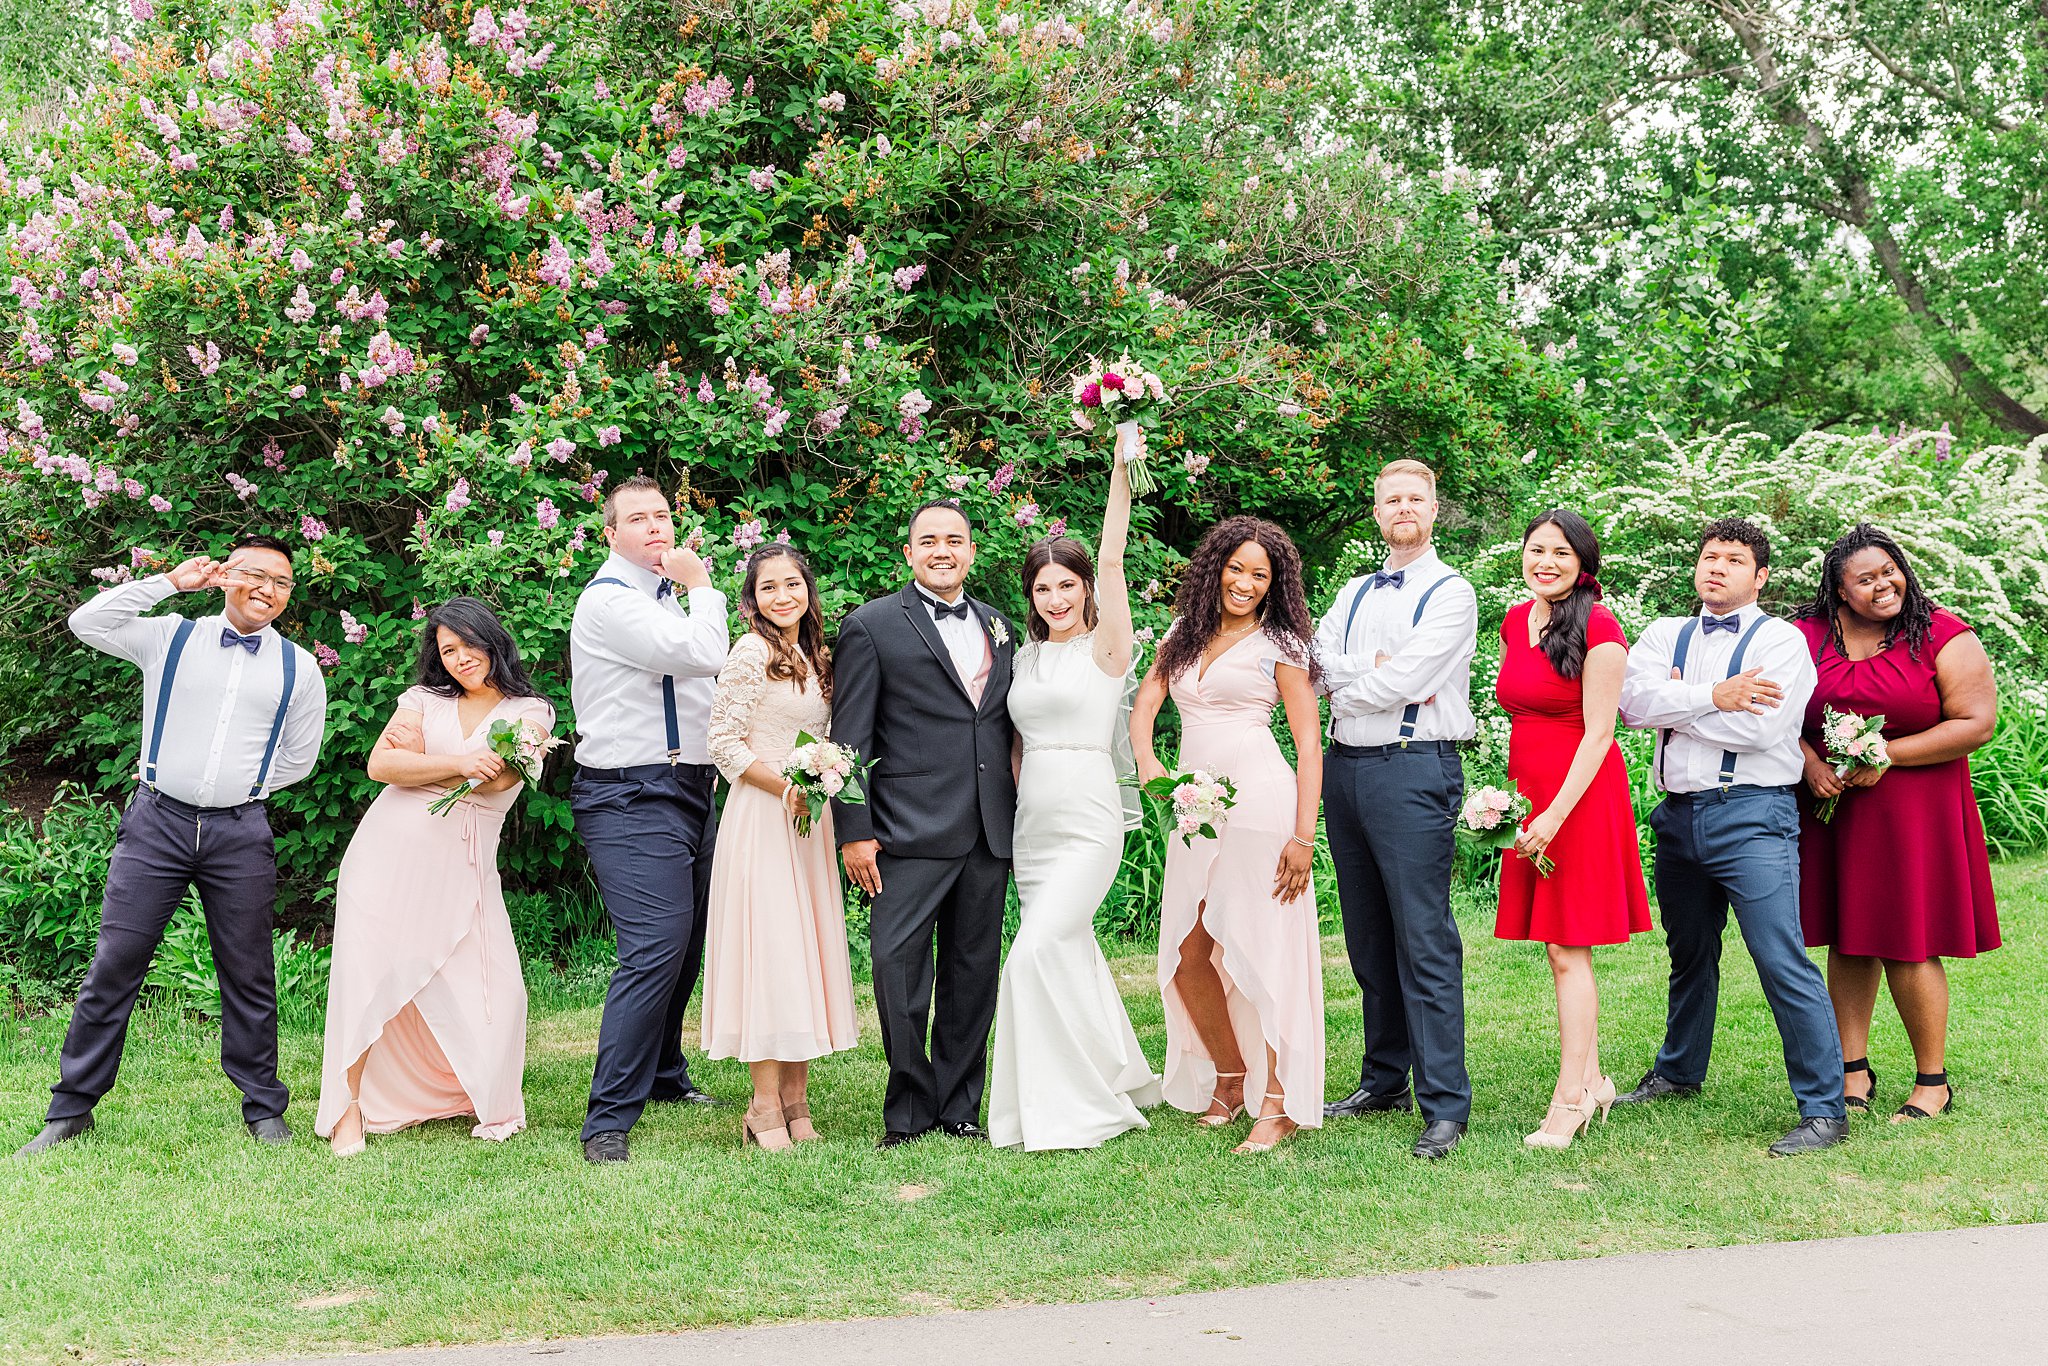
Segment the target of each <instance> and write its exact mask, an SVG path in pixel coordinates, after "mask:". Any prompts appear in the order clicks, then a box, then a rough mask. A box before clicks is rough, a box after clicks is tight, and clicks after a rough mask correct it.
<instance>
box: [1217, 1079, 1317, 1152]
mask: <svg viewBox="0 0 2048 1366" xmlns="http://www.w3.org/2000/svg"><path fill="white" fill-rule="evenodd" d="M1266 1099H1267V1100H1277V1101H1282V1102H1284V1101H1285V1100H1286V1099H1287V1097H1286V1096H1284V1095H1281V1096H1276V1095H1274V1094H1273V1093H1272V1092H1271V1091H1268V1092H1266ZM1261 1108H1263V1107H1261ZM1276 1119H1277V1120H1279V1121H1280V1122H1281V1123H1283V1124H1285V1125H1286V1126H1287V1132H1286V1133H1284V1134H1282V1135H1280V1137H1278V1138H1276V1139H1274V1140H1273V1141H1272V1142H1271V1143H1254V1142H1252V1141H1251V1140H1250V1139H1249V1138H1247V1139H1246V1140H1245V1141H1244V1142H1242V1143H1240V1144H1238V1145H1237V1146H1236V1147H1235V1148H1232V1149H1231V1150H1230V1151H1232V1152H1234V1153H1243V1154H1247V1155H1249V1154H1252V1153H1270V1152H1272V1151H1273V1149H1275V1148H1277V1147H1279V1146H1280V1145H1281V1144H1282V1143H1285V1142H1286V1141H1287V1140H1288V1139H1290V1138H1293V1137H1294V1136H1295V1135H1296V1134H1297V1133H1299V1132H1301V1126H1300V1125H1299V1124H1296V1123H1295V1122H1294V1121H1293V1120H1291V1119H1289V1118H1288V1117H1287V1112H1286V1111H1285V1110H1281V1111H1279V1112H1278V1113H1276V1114H1270V1115H1260V1116H1259V1117H1258V1118H1257V1119H1256V1120H1254V1121H1252V1127H1253V1128H1255V1129H1256V1128H1257V1127H1258V1126H1259V1125H1261V1124H1267V1123H1270V1122H1271V1121H1273V1120H1276Z"/></svg>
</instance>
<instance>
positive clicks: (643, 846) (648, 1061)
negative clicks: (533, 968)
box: [569, 764, 718, 1139]
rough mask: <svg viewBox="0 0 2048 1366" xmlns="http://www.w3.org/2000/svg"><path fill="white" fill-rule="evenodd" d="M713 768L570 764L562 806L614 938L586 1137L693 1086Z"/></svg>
mask: <svg viewBox="0 0 2048 1366" xmlns="http://www.w3.org/2000/svg"><path fill="white" fill-rule="evenodd" d="M716 778H717V770H716V769H714V768H713V767H712V766H711V765H709V764H675V765H668V764H658V765H646V766H644V767H641V768H633V769H604V770H598V769H588V768H582V769H578V770H577V773H576V779H575V781H574V783H572V784H571V786H570V794H569V805H570V809H571V810H572V811H573V812H574V813H575V815H576V832H577V833H578V834H579V835H581V836H582V837H583V843H584V846H585V847H586V848H587V849H588V850H589V851H590V867H591V871H592V872H593V873H594V874H595V875H596V877H597V889H598V892H599V893H600V894H601V895H602V896H603V897H604V909H605V913H606V914H607V915H608V916H610V917H611V922H612V930H613V932H614V933H615V934H616V935H617V937H618V944H619V965H618V967H617V968H616V969H615V970H614V971H613V972H612V983H611V990H610V992H609V993H608V994H607V995H606V996H605V1002H604V1020H603V1022H602V1023H601V1024H600V1025H599V1026H598V1033H597V1069H596V1071H595V1073H594V1074H593V1075H592V1077H591V1080H590V1109H589V1112H588V1113H587V1114H586V1116H585V1117H584V1121H583V1137H584V1138H586V1139H587V1138H589V1137H591V1135H593V1134H600V1133H604V1132H607V1131H618V1132H624V1131H626V1130H628V1129H631V1128H632V1127H633V1125H634V1124H635V1123H637V1122H638V1121H639V1118H640V1112H641V1111H642V1110H643V1109H645V1108H646V1107H647V1103H648V1101H650V1100H663V1099H673V1098H675V1097H677V1096H680V1095H681V1094H682V1093H683V1092H684V1091H686V1090H688V1089H690V1069H689V1064H688V1062H687V1061H685V1059H684V1057H683V1008H684V1007H685V1006H687V1005H688V1004H689V1001H690V993H691V992H692V991H694V990H695V989H696V987H697V979H698V977H699V975H700V974H701V973H702V971H703V968H704V915H703V906H704V902H705V899H706V897H707V896H708V895H709V893H710V889H711V852H712V846H713V844H714V843H715V841H716V840H717V838H718V816H717V812H716V810H715V808H714V807H713V805H712V800H711V795H712V787H713V784H714V782H715V781H716Z"/></svg>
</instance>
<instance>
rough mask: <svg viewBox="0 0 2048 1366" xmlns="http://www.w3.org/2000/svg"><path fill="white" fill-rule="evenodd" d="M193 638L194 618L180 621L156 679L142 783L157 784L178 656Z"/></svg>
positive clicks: (146, 784) (176, 674) (147, 785)
mask: <svg viewBox="0 0 2048 1366" xmlns="http://www.w3.org/2000/svg"><path fill="white" fill-rule="evenodd" d="M191 638H192V619H191V618H190V617H187V618H185V619H184V620H182V621H180V622H179V623H178V629H177V630H176V631H173V632H172V633H171V648H170V652H169V653H168V654H166V655H165V656H164V671H163V676H162V677H160V678H158V679H157V681H156V720H155V721H154V722H153V723H152V724H151V725H150V728H149V757H148V758H147V759H145V760H143V762H142V784H143V786H144V787H155V786H156V756H157V751H159V750H161V749H162V748H163V747H164V718H165V717H166V716H168V715H169V714H170V710H171V684H172V683H174V682H176V681H177V677H178V656H179V655H181V654H184V653H185V642H186V641H188V640H190V639H191Z"/></svg>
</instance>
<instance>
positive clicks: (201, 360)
mask: <svg viewBox="0 0 2048 1366" xmlns="http://www.w3.org/2000/svg"><path fill="white" fill-rule="evenodd" d="M185 355H186V357H187V358H188V359H190V360H191V362H192V363H193V364H194V365H196V366H198V367H199V373H200V374H202V375H210V374H212V373H213V372H214V371H216V370H218V369H220V348H219V347H218V346H215V345H214V344H213V343H212V342H208V343H207V344H206V351H205V353H204V354H202V353H201V352H200V350H199V348H198V347H196V346H187V347H186V348H185Z"/></svg>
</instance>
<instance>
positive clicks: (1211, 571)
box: [1153, 516, 1323, 683]
mask: <svg viewBox="0 0 2048 1366" xmlns="http://www.w3.org/2000/svg"><path fill="white" fill-rule="evenodd" d="M1247 541H1250V542H1254V543H1256V544H1257V545H1258V546H1259V548H1260V549H1261V550H1264V551H1265V552H1266V558H1267V559H1268V560H1270V561H1272V564H1273V582H1272V583H1271V585H1269V586H1268V587H1267V589H1266V596H1265V597H1264V598H1262V599H1260V601H1259V605H1258V607H1257V609H1256V611H1255V615H1256V618H1257V620H1258V623H1259V625H1260V626H1262V627H1264V628H1265V631H1266V634H1267V635H1268V636H1270V637H1271V638H1272V639H1273V641H1274V642H1275V643H1276V644H1278V645H1279V646H1280V648H1281V650H1283V651H1284V652H1285V653H1286V654H1287V656H1288V658H1289V659H1290V660H1292V661H1293V662H1294V663H1296V664H1299V665H1300V666H1301V667H1302V668H1304V669H1307V670H1308V673H1309V677H1310V679H1311V680H1313V681H1315V682H1317V683H1320V682H1321V681H1322V676H1323V670H1322V666H1321V665H1320V664H1319V663H1317V661H1316V654H1315V645H1314V640H1315V633H1316V622H1315V618H1314V617H1312V616H1310V615H1309V610H1308V595H1307V593H1306V592H1304V591H1303V589H1302V583H1301V552H1300V551H1298V550H1296V549H1295V548H1294V542H1293V541H1292V540H1291V539H1289V537H1288V535H1287V533H1286V532H1284V531H1282V530H1281V529H1280V528H1279V527H1277V526H1275V525H1273V524H1272V523H1271V522H1267V521H1262V520H1260V519H1259V518H1257V517H1245V516H1237V517H1227V518H1225V519H1224V520H1222V521H1220V522H1218V523H1217V524H1216V525H1215V526H1212V527H1210V528H1209V533H1208V534H1207V535H1206V536H1204V537H1202V543H1201V544H1200V545H1198V546H1196V547H1195V554H1194V558H1192V559H1190V560H1189V561H1188V567H1187V570H1186V572H1185V573H1183V574H1182V575H1181V578H1180V592H1179V593H1178V594H1176V595H1175V597H1174V600H1173V613H1174V626H1175V629H1174V630H1173V631H1172V632H1171V633H1170V634H1169V635H1168V636H1167V637H1166V639H1165V640H1164V641H1163V642H1161V644H1160V646H1159V658H1158V661H1157V663H1155V664H1154V665H1153V667H1154V668H1156V669H1158V671H1159V676H1160V678H1162V679H1164V680H1165V681H1166V682H1168V683H1171V682H1172V681H1173V680H1174V679H1176V678H1179V677H1180V676H1181V675H1182V674H1184V673H1186V672H1187V671H1188V670H1189V669H1191V668H1194V667H1195V666H1196V665H1198V664H1199V663H1200V662H1201V659H1202V652H1203V651H1204V650H1206V649H1208V648H1209V642H1210V641H1211V640H1213V639H1215V636H1216V632H1217V631H1219V630H1221V629H1222V627H1223V569H1224V566H1225V565H1227V564H1229V563H1230V557H1231V556H1232V555H1233V554H1235V553H1236V551H1237V548H1238V547H1239V546H1241V545H1243V544H1245V543H1246V542H1247Z"/></svg>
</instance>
